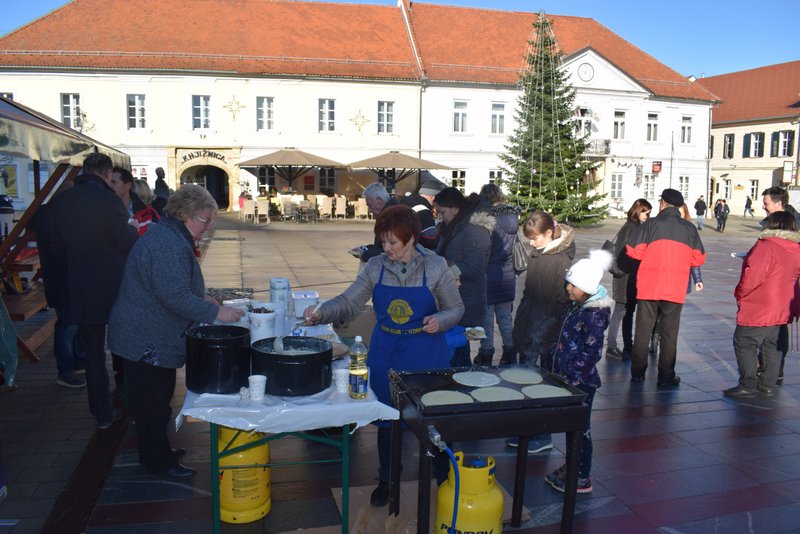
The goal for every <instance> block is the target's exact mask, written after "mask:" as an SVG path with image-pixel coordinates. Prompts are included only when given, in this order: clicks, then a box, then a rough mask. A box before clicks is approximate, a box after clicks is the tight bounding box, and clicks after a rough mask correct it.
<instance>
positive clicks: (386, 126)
mask: <svg viewBox="0 0 800 534" xmlns="http://www.w3.org/2000/svg"><path fill="white" fill-rule="evenodd" d="M378 133H379V134H390V133H394V102H387V101H379V102H378Z"/></svg>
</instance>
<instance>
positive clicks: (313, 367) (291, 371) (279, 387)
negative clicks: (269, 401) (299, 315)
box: [252, 336, 333, 397]
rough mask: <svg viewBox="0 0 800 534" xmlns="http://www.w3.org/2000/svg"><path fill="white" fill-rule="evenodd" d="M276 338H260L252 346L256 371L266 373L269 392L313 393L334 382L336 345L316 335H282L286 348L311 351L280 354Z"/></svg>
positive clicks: (261, 373) (287, 393)
mask: <svg viewBox="0 0 800 534" xmlns="http://www.w3.org/2000/svg"><path fill="white" fill-rule="evenodd" d="M274 343H275V338H274V337H271V338H266V339H260V340H258V341H256V342H255V343H253V346H252V367H253V374H257V375H265V376H266V377H267V394H268V395H278V396H281V397H289V396H298V395H313V394H314V393H319V392H320V391H322V390H323V389H327V388H329V387H330V385H331V366H332V360H333V345H331V343H330V342H329V341H327V340H325V339H320V338H316V337H302V336H297V337H295V336H291V337H284V338H283V348H284V351H285V352H287V351H288V352H291V351H293V350H300V351H308V353H306V354H277V353H275V352H274V351H273V344H274Z"/></svg>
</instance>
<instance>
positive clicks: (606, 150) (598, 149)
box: [585, 139, 611, 156]
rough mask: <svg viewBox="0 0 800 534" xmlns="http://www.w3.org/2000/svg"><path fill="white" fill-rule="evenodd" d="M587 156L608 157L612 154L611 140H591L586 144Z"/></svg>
mask: <svg viewBox="0 0 800 534" xmlns="http://www.w3.org/2000/svg"><path fill="white" fill-rule="evenodd" d="M585 154H588V155H591V156H608V155H609V154H611V139H590V140H589V141H587V143H586V152H585Z"/></svg>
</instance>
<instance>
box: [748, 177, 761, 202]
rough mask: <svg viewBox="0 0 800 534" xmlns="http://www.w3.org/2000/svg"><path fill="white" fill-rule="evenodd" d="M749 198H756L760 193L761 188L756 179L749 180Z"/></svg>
mask: <svg viewBox="0 0 800 534" xmlns="http://www.w3.org/2000/svg"><path fill="white" fill-rule="evenodd" d="M749 191H750V193H749V194H750V198H752V199H756V198H758V197H759V196H760V195H761V188H760V187H758V180H750V187H749Z"/></svg>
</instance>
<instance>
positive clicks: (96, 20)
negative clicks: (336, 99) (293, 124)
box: [0, 0, 419, 79]
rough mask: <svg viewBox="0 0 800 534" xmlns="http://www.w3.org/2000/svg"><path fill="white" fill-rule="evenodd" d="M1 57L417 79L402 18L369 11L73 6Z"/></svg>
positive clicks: (236, 4)
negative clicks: (88, 26)
mask: <svg viewBox="0 0 800 534" xmlns="http://www.w3.org/2000/svg"><path fill="white" fill-rule="evenodd" d="M86 21H91V27H90V28H88V29H85V27H86ZM0 51H1V52H0V65H6V66H32V67H71V68H81V67H82V68H89V69H145V70H161V69H166V70H189V71H222V72H229V73H236V74H253V75H259V74H275V75H281V74H284V75H292V74H298V75H303V74H316V75H327V76H356V77H360V76H364V77H371V78H394V79H397V78H399V79H417V78H418V77H419V76H418V72H417V69H416V64H415V62H414V57H413V54H412V52H411V45H410V43H409V41H408V37H407V34H406V32H405V31H404V30H403V19H402V14H401V12H400V10H399V9H397V8H396V7H393V6H377V5H372V6H370V5H356V4H331V3H310V2H309V3H306V2H280V1H270V0H168V1H165V0H136V1H135V2H134V1H120V0H74V1H73V2H72V3H70V4H67V5H66V6H64V7H62V8H61V9H58V10H56V11H55V12H53V13H51V14H50V15H47V16H45V17H43V18H40V19H38V20H36V21H34V22H33V23H31V24H28V25H27V26H23V27H22V28H20V29H18V30H17V31H15V32H12V33H10V34H9V35H8V36H6V37H4V38H2V39H0Z"/></svg>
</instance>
